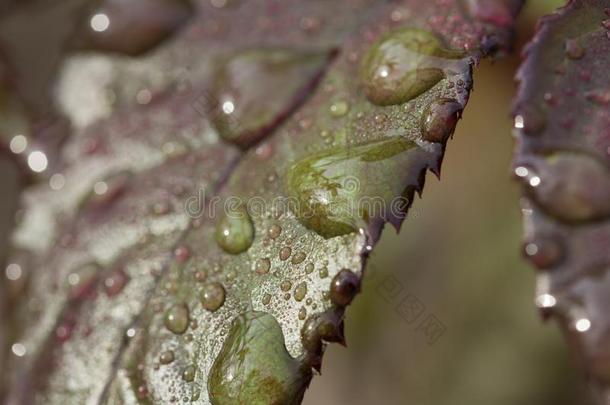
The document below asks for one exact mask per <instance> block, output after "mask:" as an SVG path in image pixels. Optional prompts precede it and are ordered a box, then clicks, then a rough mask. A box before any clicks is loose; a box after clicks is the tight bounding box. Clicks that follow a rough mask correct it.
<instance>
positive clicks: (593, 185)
mask: <svg viewBox="0 0 610 405" xmlns="http://www.w3.org/2000/svg"><path fill="white" fill-rule="evenodd" d="M535 162H536V164H535V169H536V173H537V174H538V177H539V178H540V180H539V181H538V182H536V184H535V186H534V185H532V184H531V180H530V186H532V187H528V188H527V190H528V193H529V195H530V196H531V197H532V198H533V199H534V200H535V201H536V202H537V203H538V204H539V205H540V206H541V207H542V208H543V209H544V210H545V211H546V212H547V213H549V214H551V215H553V216H555V217H557V218H558V219H560V220H563V221H566V222H583V221H593V220H598V219H603V218H607V217H608V216H610V172H609V171H608V169H607V168H606V167H605V166H604V165H603V164H602V163H600V162H599V161H598V160H597V159H595V158H594V157H592V156H587V155H584V154H578V153H570V152H559V153H555V154H552V155H549V156H545V157H542V158H537V159H536V160H535Z"/></svg>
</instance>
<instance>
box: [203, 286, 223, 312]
mask: <svg viewBox="0 0 610 405" xmlns="http://www.w3.org/2000/svg"><path fill="white" fill-rule="evenodd" d="M199 297H200V299H201V304H202V305H203V307H204V308H205V309H207V310H208V311H210V312H214V311H217V310H218V308H220V307H221V306H222V304H224V302H225V288H224V287H223V286H222V284H220V283H216V282H214V283H207V284H205V285H204V286H203V290H202V291H201V294H200V295H199Z"/></svg>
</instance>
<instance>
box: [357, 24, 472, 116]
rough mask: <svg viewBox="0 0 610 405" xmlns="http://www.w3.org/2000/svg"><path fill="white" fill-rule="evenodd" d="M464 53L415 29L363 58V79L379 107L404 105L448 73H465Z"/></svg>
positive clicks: (402, 32)
mask: <svg viewBox="0 0 610 405" xmlns="http://www.w3.org/2000/svg"><path fill="white" fill-rule="evenodd" d="M463 56H464V52H462V51H458V50H451V49H448V48H447V47H446V46H445V45H444V44H443V43H442V41H441V40H440V39H439V38H438V37H436V36H435V35H434V34H432V33H430V32H428V31H424V30H420V29H413V28H403V29H399V30H395V31H392V32H390V33H389V34H387V35H385V36H383V37H382V38H381V39H380V40H379V41H377V42H376V43H375V44H374V45H373V46H372V47H371V48H370V49H369V51H368V52H367V54H366V56H365V57H364V58H363V62H362V67H361V70H360V76H361V80H362V84H363V87H364V91H365V93H366V95H367V97H368V98H369V100H370V101H371V102H372V103H374V104H377V105H393V104H402V103H405V102H407V101H409V100H411V99H413V98H415V97H417V96H419V95H420V94H422V93H424V92H425V91H427V90H429V89H430V88H432V87H433V86H434V85H436V83H438V82H439V81H440V80H441V79H443V78H444V77H445V74H446V72H450V71H455V72H456V73H457V72H460V71H462V70H463V69H464V68H463V66H462V65H463V64H462V63H460V62H457V61H455V60H456V59H461V58H462V57H463Z"/></svg>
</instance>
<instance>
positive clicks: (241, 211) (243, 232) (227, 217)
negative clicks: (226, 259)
mask: <svg viewBox="0 0 610 405" xmlns="http://www.w3.org/2000/svg"><path fill="white" fill-rule="evenodd" d="M215 237H216V242H217V243H218V245H219V246H220V247H221V248H222V249H223V250H224V251H225V252H227V253H231V254H238V253H242V252H245V251H246V250H248V248H249V247H250V246H251V245H252V242H253V241H254V225H253V224H252V219H251V218H250V214H248V211H247V210H246V209H245V208H243V207H238V208H236V209H232V210H228V211H227V212H225V213H224V215H223V217H222V218H221V220H220V221H219V222H218V224H217V225H216V233H215Z"/></svg>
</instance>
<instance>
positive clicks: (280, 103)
mask: <svg viewBox="0 0 610 405" xmlns="http://www.w3.org/2000/svg"><path fill="white" fill-rule="evenodd" d="M328 58H329V54H328V53H327V52H309V51H296V50H290V49H252V50H247V51H240V52H239V53H237V54H235V55H233V56H231V57H229V58H228V59H226V60H225V61H223V63H222V64H221V65H220V66H219V67H218V69H217V71H216V77H215V80H214V86H215V87H214V89H213V91H212V95H211V97H210V100H205V103H206V104H207V105H206V107H207V109H208V110H210V113H211V117H212V120H213V122H214V125H215V127H216V129H217V130H218V132H219V133H220V135H221V136H222V137H223V138H224V139H226V140H227V141H230V142H234V143H237V144H239V145H240V146H242V147H247V146H249V145H252V144H253V143H255V142H256V141H258V140H259V139H261V137H263V136H264V135H265V134H266V133H267V132H268V131H269V130H271V129H272V128H273V127H275V126H276V125H278V124H279V123H280V122H281V121H283V119H284V118H285V117H286V116H287V115H288V114H289V113H290V112H291V111H292V109H294V108H295V107H296V106H297V105H298V103H300V102H301V101H302V100H303V99H304V97H305V96H306V95H307V93H308V92H309V90H310V87H312V86H313V85H314V84H315V82H316V81H317V79H318V78H319V76H320V74H321V72H322V70H323V68H324V66H325V64H326V63H327V61H328ZM269 89H273V97H269Z"/></svg>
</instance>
